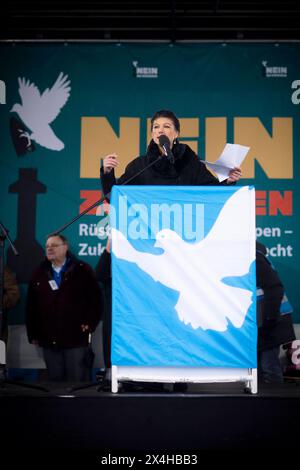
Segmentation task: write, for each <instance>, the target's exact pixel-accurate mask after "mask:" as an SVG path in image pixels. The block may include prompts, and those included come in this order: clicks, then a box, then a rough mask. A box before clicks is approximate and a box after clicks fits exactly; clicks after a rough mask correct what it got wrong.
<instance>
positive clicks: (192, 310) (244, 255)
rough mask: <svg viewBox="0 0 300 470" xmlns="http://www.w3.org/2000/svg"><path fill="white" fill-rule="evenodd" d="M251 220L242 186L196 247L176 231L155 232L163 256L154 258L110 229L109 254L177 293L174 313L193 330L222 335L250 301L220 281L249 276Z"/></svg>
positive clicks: (246, 293)
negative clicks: (137, 267) (132, 264)
mask: <svg viewBox="0 0 300 470" xmlns="http://www.w3.org/2000/svg"><path fill="white" fill-rule="evenodd" d="M249 198H250V199H249ZM249 200H251V204H250V205H249ZM254 220H255V205H254V189H251V190H249V189H248V188H247V187H242V188H241V189H239V190H237V191H236V192H235V193H234V194H233V195H232V196H231V197H230V198H229V199H228V200H227V201H226V203H225V204H224V206H223V208H222V210H221V212H220V214H219V216H218V218H217V220H216V222H215V224H214V225H213V227H212V228H211V230H210V232H209V233H208V234H207V236H206V237H205V238H204V239H203V240H201V241H200V242H198V243H195V244H190V243H186V242H185V241H184V240H182V238H180V237H179V235H178V234H177V233H176V232H174V231H172V230H169V229H164V230H161V231H160V232H158V233H157V235H156V243H155V246H156V247H161V248H163V249H164V253H162V254H161V255H153V254H150V253H142V252H139V251H137V250H135V248H133V246H132V245H131V244H130V243H129V242H128V240H127V239H126V238H125V236H124V235H123V234H122V233H121V232H120V231H119V230H116V229H114V228H112V248H113V253H114V254H115V255H116V256H117V257H118V258H121V259H124V260H127V261H131V262H133V263H136V264H137V265H138V266H139V267H140V268H141V269H142V270H143V271H145V272H146V273H148V274H149V275H150V276H151V277H152V278H153V279H154V280H155V281H159V282H161V283H162V284H164V285H165V286H167V287H170V288H171V289H174V290H176V291H179V297H178V301H177V304H176V305H175V309H176V311H177V314H178V317H179V319H180V320H181V321H182V322H184V323H185V324H191V326H192V327H193V328H194V329H196V328H199V327H201V328H202V329H203V330H207V329H212V330H215V331H226V330H227V327H228V320H227V318H228V319H230V321H231V323H232V324H233V325H234V326H235V327H236V328H240V327H241V326H242V325H243V323H244V319H245V316H246V313H247V310H248V308H249V306H250V304H251V302H252V299H251V297H252V291H251V290H250V289H251V286H250V287H249V290H247V288H245V289H243V288H240V287H233V286H229V285H227V284H225V283H224V282H222V281H221V279H222V278H224V277H228V276H243V275H245V274H247V273H248V272H249V268H250V264H251V263H252V262H253V261H254V259H255V247H254V242H253V247H252V248H251V249H250V250H249V240H251V237H252V240H255V236H254V227H255V225H254ZM233 247H234V248H233Z"/></svg>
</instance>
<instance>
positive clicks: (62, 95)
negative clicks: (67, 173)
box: [11, 72, 71, 150]
mask: <svg viewBox="0 0 300 470" xmlns="http://www.w3.org/2000/svg"><path fill="white" fill-rule="evenodd" d="M18 82H19V94H20V97H21V99H22V105H21V104H19V103H16V104H14V105H13V107H12V109H11V112H13V111H14V112H16V113H17V114H18V115H19V116H20V118H21V119H22V121H23V122H24V124H25V125H26V126H27V127H28V128H29V129H30V130H31V131H32V133H31V134H30V135H29V134H27V133H23V134H22V136H25V137H27V138H28V139H32V140H35V142H37V143H38V144H40V145H42V146H43V147H46V148H48V149H51V150H62V149H63V148H64V146H65V145H64V143H63V142H62V141H61V140H60V139H58V137H56V135H55V134H54V132H53V130H52V129H51V127H50V125H49V124H51V122H53V121H54V119H55V118H56V117H57V116H58V114H59V113H60V110H61V108H62V107H63V106H64V105H65V104H66V102H67V100H68V98H69V96H70V90H71V88H70V87H69V85H70V81H69V80H68V76H67V75H64V74H63V73H62V72H61V73H60V74H59V76H58V77H57V80H56V82H55V83H54V85H53V86H52V88H51V89H50V90H49V88H46V90H45V91H44V92H43V94H42V95H41V94H40V92H39V89H38V88H37V87H36V85H35V84H34V83H30V81H29V80H26V79H25V78H20V77H19V78H18ZM28 145H30V142H29V143H28Z"/></svg>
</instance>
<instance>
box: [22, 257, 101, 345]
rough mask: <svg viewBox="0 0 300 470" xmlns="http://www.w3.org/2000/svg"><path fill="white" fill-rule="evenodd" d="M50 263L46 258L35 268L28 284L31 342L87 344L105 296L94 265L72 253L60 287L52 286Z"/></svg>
mask: <svg viewBox="0 0 300 470" xmlns="http://www.w3.org/2000/svg"><path fill="white" fill-rule="evenodd" d="M52 279H53V271H52V267H51V263H50V262H49V261H48V260H47V259H46V260H45V261H43V262H42V263H41V264H40V266H39V267H38V268H37V269H36V271H35V272H34V274H33V276H32V279H31V281H30V284H29V287H28V294H27V305H26V326H27V334H28V339H29V342H32V341H33V340H37V341H38V342H39V345H40V346H42V347H57V348H75V347H82V346H86V345H87V344H88V332H82V329H81V325H89V327H90V330H91V331H94V330H95V328H96V326H97V324H98V323H99V321H100V319H101V316H102V312H103V296H102V291H101V289H100V286H99V284H98V282H97V280H96V277H95V274H94V272H93V270H92V268H91V267H90V266H89V265H88V264H86V263H84V262H82V261H79V260H77V259H76V258H75V257H73V256H71V257H70V258H69V260H68V262H67V266H66V271H65V272H63V273H62V282H61V284H60V287H59V289H57V290H53V289H52V288H51V286H50V284H49V281H50V280H52Z"/></svg>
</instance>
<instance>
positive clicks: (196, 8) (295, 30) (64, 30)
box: [0, 0, 300, 41]
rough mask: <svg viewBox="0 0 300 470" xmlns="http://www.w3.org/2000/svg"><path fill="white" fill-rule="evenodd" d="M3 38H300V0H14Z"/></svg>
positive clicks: (0, 30)
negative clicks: (38, 0)
mask: <svg viewBox="0 0 300 470" xmlns="http://www.w3.org/2000/svg"><path fill="white" fill-rule="evenodd" d="M3 8H4V6H3V5H2V7H1V9H2V12H1V14H0V15H1V20H2V21H1V23H2V25H1V28H0V39H12V40H14V39H15V40H21V39H28V40H32V39H33V40H35V39H39V40H54V39H65V40H76V39H77V40H83V39H88V40H101V41H103V40H105V41H130V40H134V41H140V40H144V41H147V40H149V41H153V40H158V41H162V40H166V41H181V40H190V41H197V40H238V41H241V40H268V41H269V40H275V41H276V40H299V39H300V1H299V0H281V1H279V0H273V1H271V0H246V1H243V0H194V1H176V0H152V1H144V0H137V1H126V0H123V1H116V0H110V1H101V0H92V1H91V0H87V1H84V0H74V1H72V2H70V1H67V0H41V1H40V2H39V3H37V2H36V1H32V0H26V1H23V2H16V1H13V0H11V1H10V2H8V4H7V5H6V11H5V12H4V11H3Z"/></svg>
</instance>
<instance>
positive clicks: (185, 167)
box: [100, 110, 242, 195]
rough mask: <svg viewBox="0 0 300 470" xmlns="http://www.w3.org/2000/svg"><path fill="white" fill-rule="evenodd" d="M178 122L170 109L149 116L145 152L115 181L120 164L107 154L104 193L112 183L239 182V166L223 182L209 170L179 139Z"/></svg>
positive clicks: (214, 183)
mask: <svg viewBox="0 0 300 470" xmlns="http://www.w3.org/2000/svg"><path fill="white" fill-rule="evenodd" d="M179 132H180V122H179V119H178V118H177V117H176V116H175V114H174V113H173V112H172V111H168V110H161V111H157V112H156V113H155V114H154V116H153V117H152V119H151V136H152V139H151V141H150V144H149V146H148V148H147V153H146V155H144V156H142V157H137V158H135V159H134V160H133V161H132V162H130V163H129V164H128V165H127V167H126V169H125V173H124V174H123V175H122V176H121V177H120V178H119V179H118V180H116V178H115V174H114V169H115V168H117V166H118V164H119V160H118V156H117V155H116V154H115V153H112V154H109V155H106V157H105V158H104V159H103V161H102V166H101V170H100V176H101V182H102V188H103V193H104V194H105V195H109V193H110V191H111V188H112V186H113V185H114V184H120V185H121V184H126V183H129V180H130V184H134V185H173V186H175V185H180V186H187V185H190V186H197V185H201V186H202V185H224V184H225V185H226V184H232V183H235V182H236V181H238V180H239V179H240V177H241V174H242V172H241V169H240V168H239V167H235V168H233V169H232V170H231V171H230V173H229V177H228V178H227V179H226V180H225V181H223V182H222V183H220V182H219V180H218V179H217V178H216V177H215V176H213V175H212V173H210V171H209V170H208V169H207V168H206V165H205V164H204V163H203V162H201V160H200V159H199V158H198V156H197V155H196V154H195V152H194V151H193V150H192V149H191V148H190V147H189V146H188V145H187V144H181V143H180V142H179V140H178V136H179Z"/></svg>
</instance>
